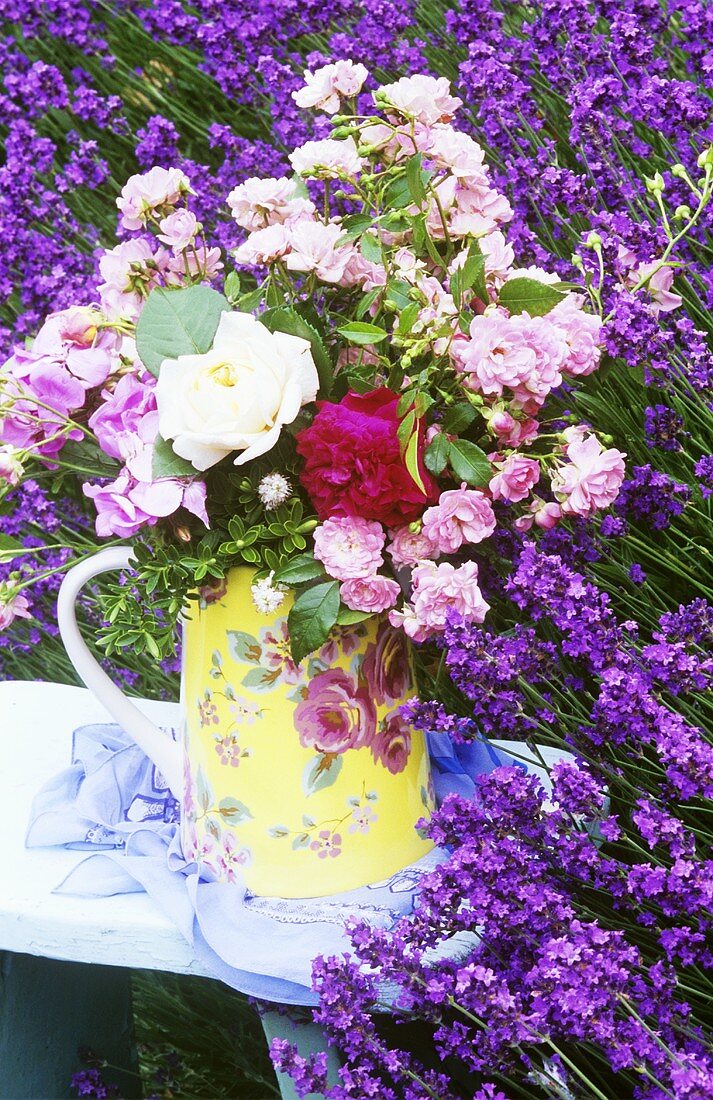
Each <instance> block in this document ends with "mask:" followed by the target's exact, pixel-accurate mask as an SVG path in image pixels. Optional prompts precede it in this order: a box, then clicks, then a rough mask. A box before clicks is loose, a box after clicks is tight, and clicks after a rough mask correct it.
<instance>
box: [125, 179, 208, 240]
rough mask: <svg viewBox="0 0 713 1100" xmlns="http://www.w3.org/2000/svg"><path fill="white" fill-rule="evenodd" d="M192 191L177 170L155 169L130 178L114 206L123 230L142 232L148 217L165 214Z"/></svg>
mask: <svg viewBox="0 0 713 1100" xmlns="http://www.w3.org/2000/svg"><path fill="white" fill-rule="evenodd" d="M190 189H191V185H190V183H189V182H188V178H187V176H185V175H184V173H183V172H182V171H181V170H180V168H161V167H159V166H158V165H157V166H155V167H154V168H151V169H150V170H149V171H148V172H144V173H142V174H141V175H136V176H131V178H130V179H129V180H127V182H126V183H125V184H124V186H123V188H122V191H121V195H120V196H119V198H118V199H117V200H116V205H117V206H118V207H119V210H120V211H121V215H122V216H121V224H122V226H123V227H124V229H141V227H142V226H144V225H146V218H147V216H148V215H149V214H154V213H156V212H158V211H161V212H167V208H169V207H171V206H175V204H176V203H177V202H178V201H179V199H180V198H181V197H182V196H183V195H185V194H187V193H188V192H189V191H190Z"/></svg>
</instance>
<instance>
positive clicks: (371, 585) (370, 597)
mask: <svg viewBox="0 0 713 1100" xmlns="http://www.w3.org/2000/svg"><path fill="white" fill-rule="evenodd" d="M339 595H340V597H341V600H342V603H344V604H346V605H347V607H348V608H350V609H351V610H352V611H368V612H370V613H372V614H378V613H379V612H381V611H388V610H389V608H391V607H393V606H394V604H395V603H396V601H397V599H398V598H399V596H400V595H401V587H400V585H399V584H398V582H397V581H395V580H392V579H391V578H390V577H383V576H381V574H379V573H374V574H373V576H370V577H354V578H352V579H351V580H348V581H344V582H343V583H342V584H341V585H340V587H339Z"/></svg>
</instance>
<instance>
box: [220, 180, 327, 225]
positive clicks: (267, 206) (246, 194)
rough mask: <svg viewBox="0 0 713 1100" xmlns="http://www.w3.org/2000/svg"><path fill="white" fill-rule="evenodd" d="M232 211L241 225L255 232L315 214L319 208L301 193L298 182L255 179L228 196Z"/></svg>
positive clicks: (241, 185)
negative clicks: (316, 208) (299, 192)
mask: <svg viewBox="0 0 713 1100" xmlns="http://www.w3.org/2000/svg"><path fill="white" fill-rule="evenodd" d="M228 206H229V207H230V212H231V214H232V215H233V217H234V218H235V220H236V222H237V223H238V225H241V226H242V227H243V229H248V230H250V231H253V230H255V229H264V228H265V226H268V225H277V224H279V225H282V224H283V223H284V222H288V221H293V220H294V219H295V218H299V217H304V216H306V215H307V216H309V215H312V214H314V212H315V206H314V203H313V202H311V201H310V200H309V199H308V198H303V197H302V196H301V195H299V194H298V184H297V181H296V180H291V179H288V178H287V177H286V176H281V177H280V178H279V179H272V178H271V179H258V177H256V176H253V177H251V178H250V179H247V180H245V182H244V183H240V184H238V186H237V187H235V188H233V190H232V191H231V192H230V194H229V195H228Z"/></svg>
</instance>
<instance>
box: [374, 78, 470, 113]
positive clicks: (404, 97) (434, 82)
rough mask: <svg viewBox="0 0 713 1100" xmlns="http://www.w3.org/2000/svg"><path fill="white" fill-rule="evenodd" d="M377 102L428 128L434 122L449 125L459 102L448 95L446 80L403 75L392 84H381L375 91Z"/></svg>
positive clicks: (449, 91) (448, 87)
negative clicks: (447, 123)
mask: <svg viewBox="0 0 713 1100" xmlns="http://www.w3.org/2000/svg"><path fill="white" fill-rule="evenodd" d="M374 98H375V100H376V102H377V103H379V102H382V103H386V105H387V108H393V109H394V110H396V111H398V113H399V114H401V115H404V116H405V117H406V118H414V119H416V120H417V121H418V122H423V123H424V124H425V125H427V126H431V125H433V123H434V122H449V121H450V120H451V119H452V118H453V115H454V114H455V113H456V111H457V110H458V108H459V107H460V106H461V105H462V102H463V101H462V100H461V99H458V98H457V97H456V96H452V95H451V85H450V81H449V80H447V79H446V77H444V76H441V77H433V76H424V75H421V74H418V75H416V76H403V77H401V79H400V80H397V81H395V83H393V84H383V85H382V86H381V87H380V88H378V89H377V91H376V92H375V95H374Z"/></svg>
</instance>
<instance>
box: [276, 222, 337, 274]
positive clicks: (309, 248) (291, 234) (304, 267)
mask: <svg viewBox="0 0 713 1100" xmlns="http://www.w3.org/2000/svg"><path fill="white" fill-rule="evenodd" d="M286 229H287V234H288V241H289V246H290V251H289V252H288V253H287V254H286V259H285V264H286V266H287V267H288V269H289V270H290V271H314V273H315V274H316V276H317V278H318V279H321V280H322V282H323V283H339V282H341V280H342V277H343V275H344V271H345V269H346V267H347V264H348V263H349V261H350V259H351V257H352V253H353V251H354V247H353V245H343V244H339V245H338V244H337V242H338V241H339V240H340V238H341V237H342V236H343V232H342V230H341V228H340V227H339V226H338V225H333V224H330V225H324V224H323V223H322V222H318V221H312V220H311V219H310V218H303V219H300V220H299V221H297V222H293V223H292V224H291V225H288V226H287V227H286Z"/></svg>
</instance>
